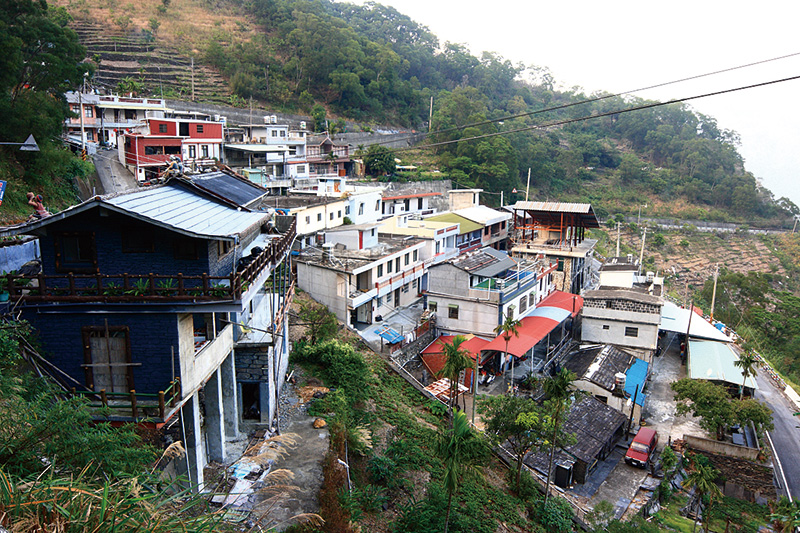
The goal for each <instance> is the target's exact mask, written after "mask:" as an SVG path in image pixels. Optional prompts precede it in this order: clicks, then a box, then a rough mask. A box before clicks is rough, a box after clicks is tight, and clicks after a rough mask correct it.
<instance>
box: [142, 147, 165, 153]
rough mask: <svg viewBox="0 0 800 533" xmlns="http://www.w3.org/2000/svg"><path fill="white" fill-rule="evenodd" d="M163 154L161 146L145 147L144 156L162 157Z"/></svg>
mask: <svg viewBox="0 0 800 533" xmlns="http://www.w3.org/2000/svg"><path fill="white" fill-rule="evenodd" d="M163 153H164V147H163V146H145V147H144V155H162V154H163Z"/></svg>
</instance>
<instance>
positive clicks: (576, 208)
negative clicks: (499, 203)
mask: <svg viewBox="0 0 800 533" xmlns="http://www.w3.org/2000/svg"><path fill="white" fill-rule="evenodd" d="M512 207H513V208H514V209H525V210H528V211H550V212H553V213H581V214H587V213H594V212H593V211H592V204H573V203H567V202H525V201H522V200H520V201H519V202H517V203H516V204H514V205H513V206H512Z"/></svg>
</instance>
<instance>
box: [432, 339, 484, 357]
mask: <svg viewBox="0 0 800 533" xmlns="http://www.w3.org/2000/svg"><path fill="white" fill-rule="evenodd" d="M462 336H463V337H465V338H466V339H467V340H465V341H464V342H462V343H461V346H460V348H461V349H462V350H466V351H468V352H469V356H470V357H471V358H473V359H475V357H476V355H477V354H479V353H481V350H483V348H484V346H486V345H487V344H489V341H487V340H486V339H482V338H480V337H476V336H475V335H462ZM455 338H456V336H455V335H442V336H441V337H439V338H438V339H436V340H435V341H433V342H432V343H431V344H430V345H429V346H428V347H427V348H425V349H424V350H422V355H429V354H440V353H444V348H443V347H442V343H444V344H452V343H453V339H455Z"/></svg>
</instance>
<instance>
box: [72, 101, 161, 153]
mask: <svg viewBox="0 0 800 533" xmlns="http://www.w3.org/2000/svg"><path fill="white" fill-rule="evenodd" d="M65 96H66V99H67V103H68V104H69V108H70V111H72V112H73V113H74V114H75V115H76V116H75V117H69V118H67V121H66V127H67V138H68V139H69V140H70V141H72V142H73V143H74V144H76V145H79V144H80V143H81V128H83V131H84V135H83V137H84V138H83V140H84V141H85V142H88V143H91V144H92V145H94V147H95V148H96V147H97V146H98V145H99V146H111V147H116V146H117V143H118V139H119V137H121V136H122V135H124V134H125V133H127V132H128V131H129V130H131V129H133V128H136V127H138V126H141V125H142V124H144V123H145V122H146V120H147V119H148V118H157V117H164V116H165V114H166V113H167V112H168V111H169V110H168V109H167V107H166V104H165V102H164V100H162V99H160V98H138V97H127V96H117V95H113V94H111V95H98V94H94V93H79V92H75V91H70V92H67V93H66V95H65Z"/></svg>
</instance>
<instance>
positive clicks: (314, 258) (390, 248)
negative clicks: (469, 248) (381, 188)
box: [296, 235, 423, 272]
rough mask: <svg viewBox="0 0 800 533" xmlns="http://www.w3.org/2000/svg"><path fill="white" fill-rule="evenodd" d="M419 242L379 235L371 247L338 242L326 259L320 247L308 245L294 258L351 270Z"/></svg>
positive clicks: (411, 239) (415, 238)
mask: <svg viewBox="0 0 800 533" xmlns="http://www.w3.org/2000/svg"><path fill="white" fill-rule="evenodd" d="M421 242H423V239H420V238H417V237H387V236H384V235H380V236H379V238H378V245H377V246H374V247H372V248H365V249H362V250H352V249H348V248H345V247H343V246H342V245H341V244H338V245H336V246H334V247H333V249H332V255H333V257H332V258H331V259H328V258H326V257H323V254H322V249H321V248H317V247H308V248H305V249H303V251H302V252H300V255H298V256H297V259H296V260H297V261H298V262H300V263H306V264H316V265H318V266H322V267H327V268H332V269H334V270H342V271H345V272H352V271H353V270H357V269H359V268H361V267H364V266H367V265H369V264H370V263H373V262H375V261H377V260H379V259H381V258H384V257H387V256H389V255H392V254H394V253H397V252H401V251H403V250H405V249H407V248H410V247H412V246H414V245H415V244H419V243H421Z"/></svg>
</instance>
